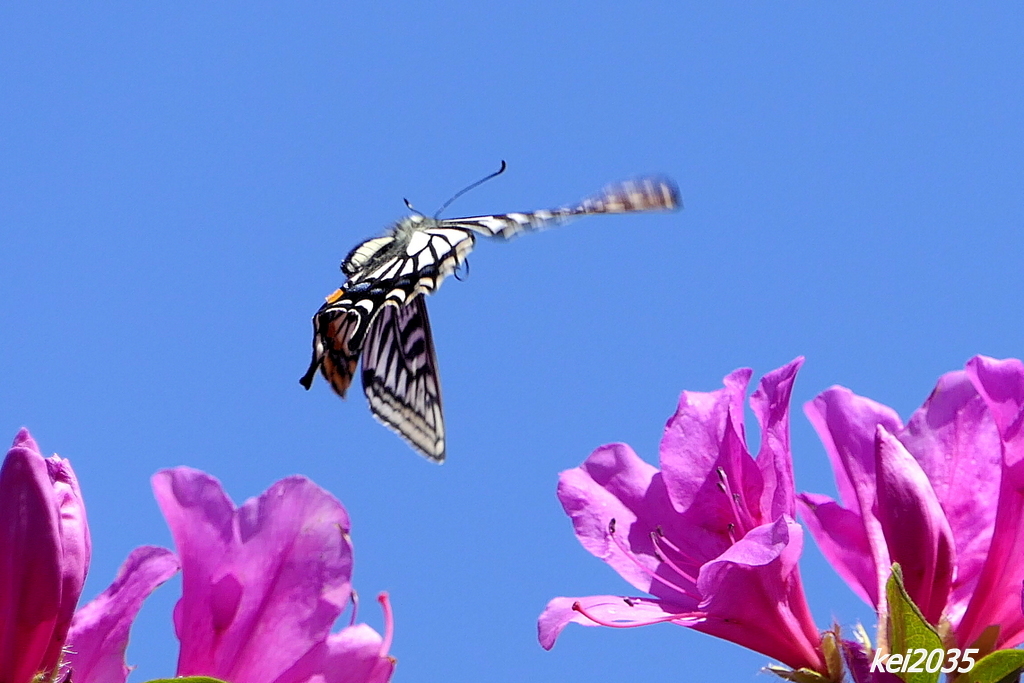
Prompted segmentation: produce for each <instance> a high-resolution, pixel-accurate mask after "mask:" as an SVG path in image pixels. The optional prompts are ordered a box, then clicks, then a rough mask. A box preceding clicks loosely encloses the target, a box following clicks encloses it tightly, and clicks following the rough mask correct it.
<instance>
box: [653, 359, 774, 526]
mask: <svg viewBox="0 0 1024 683" xmlns="http://www.w3.org/2000/svg"><path fill="white" fill-rule="evenodd" d="M751 374H752V373H751V371H750V370H749V369H742V370H737V371H735V372H733V373H732V374H730V375H727V376H726V378H725V380H724V381H723V383H724V385H725V387H724V388H723V389H719V390H718V391H711V392H706V393H705V392H698V391H684V392H683V394H682V396H681V397H680V398H679V406H678V408H677V409H676V413H675V415H673V416H672V417H671V418H669V420H668V423H667V424H666V425H665V433H664V435H663V436H662V439H661V448H660V451H661V470H662V473H663V474H664V476H665V485H666V487H667V488H668V492H669V496H670V497H671V499H672V503H673V505H674V506H675V508H676V509H677V510H679V511H684V510H690V509H697V508H707V511H706V512H705V513H704V514H707V515H714V514H716V513H715V512H714V508H716V507H721V505H722V499H723V497H722V496H715V495H714V494H713V493H712V494H711V495H709V489H714V487H715V486H716V485H717V478H716V477H714V476H713V475H714V472H715V471H716V469H717V468H719V467H724V468H726V469H728V470H729V471H730V472H732V473H733V474H734V475H735V476H738V477H739V478H740V479H741V482H739V484H740V488H741V489H742V483H743V481H745V479H746V478H745V477H743V476H742V474H741V473H744V472H745V471H746V470H749V469H754V463H753V461H752V460H751V459H750V457H749V454H748V453H747V452H746V448H745V446H744V443H743V434H744V431H743V404H744V398H745V394H746V391H747V385H748V383H749V382H750V376H751Z"/></svg>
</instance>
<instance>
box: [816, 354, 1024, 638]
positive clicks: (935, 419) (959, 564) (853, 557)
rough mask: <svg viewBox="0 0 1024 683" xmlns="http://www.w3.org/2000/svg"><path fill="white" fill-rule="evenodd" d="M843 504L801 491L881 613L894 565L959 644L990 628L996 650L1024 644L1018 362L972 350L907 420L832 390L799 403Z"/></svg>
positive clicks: (1023, 412)
mask: <svg viewBox="0 0 1024 683" xmlns="http://www.w3.org/2000/svg"><path fill="white" fill-rule="evenodd" d="M806 411H807V415H808V417H809V418H810V420H811V422H812V423H813V424H814V426H815V429H816V430H817V431H818V434H819V436H820V437H821V439H822V441H823V442H824V444H825V448H826V451H827V452H828V455H829V458H830V459H831V461H832V468H833V471H834V473H835V477H836V487H837V489H838V492H839V501H838V502H836V501H833V500H832V499H830V498H828V497H826V496H822V495H817V494H802V495H801V496H800V501H801V507H802V508H803V513H804V518H805V520H806V521H807V523H808V526H809V528H810V530H811V533H812V535H813V536H814V538H815V540H816V541H817V542H818V545H819V546H820V547H821V550H822V552H823V553H824V555H825V557H826V558H827V559H828V560H829V562H831V564H832V565H833V567H835V569H836V571H837V572H838V573H839V574H840V575H841V576H842V577H843V578H844V579H845V580H846V581H847V583H849V584H850V586H851V587H852V588H853V589H854V591H855V592H856V593H857V594H858V595H860V596H861V597H862V598H863V599H864V600H866V601H867V602H868V603H869V604H871V605H873V606H875V608H876V609H877V610H878V611H879V613H880V615H881V616H882V617H883V618H884V615H885V612H886V606H885V590H884V585H885V581H886V580H887V579H888V576H889V573H890V567H891V565H892V563H893V562H899V563H900V565H901V566H902V569H903V574H904V580H905V584H906V588H907V591H908V593H909V594H910V597H911V598H912V599H913V600H914V602H915V603H916V604H917V605H918V606H919V607H920V608H921V610H922V612H923V614H924V616H925V618H926V619H928V621H930V622H931V623H933V624H937V623H939V622H940V621H946V622H948V623H949V625H950V626H951V628H952V629H953V632H954V634H955V636H956V640H957V643H958V645H959V647H961V648H963V647H967V646H970V645H972V644H974V643H975V642H976V641H977V640H978V639H979V637H981V635H982V633H983V632H985V630H986V629H987V628H988V627H990V626H998V627H999V633H998V636H997V637H996V638H995V639H994V643H990V647H991V648H992V649H998V648H1011V647H1015V646H1016V645H1019V644H1020V643H1022V642H1024V611H1022V607H1021V598H1022V593H1021V589H1022V584H1024V434H1022V433H1021V426H1022V419H1024V364H1022V363H1021V362H1020V361H1018V360H1013V359H1011V360H994V359H992V358H986V357H983V356H978V357H975V358H973V359H972V360H971V361H970V362H968V363H967V367H966V369H965V370H963V371H957V372H951V373H948V374H946V375H943V376H942V377H941V378H940V379H939V381H938V384H937V385H936V387H935V390H934V391H933V392H932V393H931V395H930V396H929V397H928V399H927V400H926V401H925V403H924V405H923V406H922V407H921V408H920V409H918V410H917V412H915V413H914V414H913V415H912V416H911V418H910V420H909V421H908V422H907V424H906V425H904V424H903V423H902V422H901V421H900V418H899V416H898V415H897V414H896V412H895V411H893V410H892V409H891V408H888V407H886V406H883V405H881V404H878V403H875V402H874V401H871V400H870V399H867V398H864V397H861V396H857V395H855V394H853V393H852V392H851V391H849V390H848V389H844V388H842V387H833V388H831V389H829V390H827V391H825V392H824V393H822V394H821V395H819V396H818V397H817V398H815V399H814V400H813V401H811V402H810V403H808V404H807V406H806Z"/></svg>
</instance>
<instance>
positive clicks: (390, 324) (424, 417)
mask: <svg viewBox="0 0 1024 683" xmlns="http://www.w3.org/2000/svg"><path fill="white" fill-rule="evenodd" d="M362 376H363V392H364V393H365V394H366V400H367V401H369V402H370V410H371V411H372V412H373V414H374V416H376V417H377V419H378V420H380V421H381V422H383V423H384V424H385V425H387V426H388V427H390V428H391V429H393V430H395V431H396V432H398V434H399V435H400V436H401V437H403V438H404V439H405V440H406V441H408V442H409V444H410V445H411V446H412V447H413V448H415V449H416V450H417V451H419V452H420V453H421V454H423V455H424V456H426V457H427V458H430V459H431V460H434V461H436V462H442V461H443V460H444V450H445V444H444V414H443V412H442V409H441V381H440V379H438V376H437V355H436V354H435V353H434V338H433V337H432V336H431V334H430V320H429V319H428V318H427V304H426V300H425V299H424V298H423V296H422V295H420V296H416V297H413V299H412V301H410V302H409V303H407V304H406V305H405V306H401V307H399V306H385V307H384V309H383V310H382V311H381V312H380V314H379V315H378V316H377V318H376V320H374V321H373V325H372V326H371V327H370V332H369V334H368V335H367V337H366V346H365V347H364V348H363V372H362Z"/></svg>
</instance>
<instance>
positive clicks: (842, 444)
mask: <svg viewBox="0 0 1024 683" xmlns="http://www.w3.org/2000/svg"><path fill="white" fill-rule="evenodd" d="M804 410H805V412H806V413H807V417H808V419H809V420H810V421H811V424H813V425H814V428H815V430H816V431H817V432H818V436H819V437H820V438H821V441H822V443H823V444H824V445H825V451H826V452H827V453H828V456H829V459H830V460H831V461H832V471H833V472H834V473H835V478H836V488H837V489H838V490H839V497H840V500H841V501H842V503H843V506H844V507H846V508H847V509H849V510H850V511H851V512H853V513H855V514H856V515H858V516H859V517H860V519H861V524H862V525H863V527H864V532H863V536H862V538H863V539H865V540H866V541H867V544H868V548H870V551H871V552H870V557H871V559H872V560H873V565H874V581H873V582H871V583H868V582H867V581H865V582H864V585H863V588H864V590H866V591H867V593H868V595H869V596H870V598H871V601H872V605H874V606H877V605H878V604H879V601H880V599H881V596H883V595H884V594H885V582H886V580H888V578H889V572H890V566H891V564H892V563H891V561H890V559H889V550H888V548H887V547H886V544H885V535H884V534H883V532H882V526H881V524H880V523H879V521H878V519H877V518H876V517H875V510H876V500H875V499H876V491H875V485H876V479H875V429H876V427H877V426H878V425H882V426H883V427H885V428H886V430H888V431H889V432H890V433H896V432H897V431H898V430H900V429H901V428H902V426H903V425H902V424H901V423H900V419H899V416H897V415H896V413H895V412H894V411H893V410H892V409H891V408H888V407H886V406H883V405H881V404H880V403H875V402H874V401H872V400H870V399H867V398H864V397H862V396H857V395H855V394H854V393H853V392H851V391H850V390H849V389H845V388H843V387H832V388H831V389H828V390H826V391H825V392H823V393H821V394H819V395H818V396H817V398H815V399H814V400H813V401H811V402H809V403H807V404H806V405H805V406H804ZM856 540H857V541H860V540H861V537H860V534H858V538H857V539H856Z"/></svg>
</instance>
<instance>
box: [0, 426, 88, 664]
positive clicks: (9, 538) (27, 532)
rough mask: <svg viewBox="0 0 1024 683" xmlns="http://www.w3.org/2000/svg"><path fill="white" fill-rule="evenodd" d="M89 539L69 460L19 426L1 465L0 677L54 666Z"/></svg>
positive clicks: (83, 570)
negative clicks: (46, 454) (47, 450)
mask: <svg viewBox="0 0 1024 683" xmlns="http://www.w3.org/2000/svg"><path fill="white" fill-rule="evenodd" d="M90 547H91V546H90V540H89V526H88V524H87V523H86V519H85V506H84V504H83V503H82V495H81V492H80V491H79V489H78V481H77V479H75V473H74V471H72V469H71V464H70V463H69V462H68V461H67V460H62V459H61V458H59V457H57V456H56V455H55V456H53V457H50V458H43V456H42V454H41V453H40V452H39V447H38V446H37V445H36V442H35V441H34V440H33V439H32V437H31V435H29V433H28V430H26V429H22V430H21V431H20V432H18V435H17V436H16V437H15V439H14V445H13V446H11V449H10V450H9V451H8V452H7V457H6V458H5V459H4V462H3V466H2V468H0V683H29V681H32V680H33V678H35V676H36V675H37V674H46V675H53V674H54V673H55V672H56V670H57V669H58V667H59V666H60V660H61V654H62V649H63V647H64V641H65V637H66V636H67V632H68V627H69V625H70V623H71V617H72V615H73V614H74V611H75V606H76V605H77V604H78V598H79V596H80V595H81V593H82V586H83V585H84V583H85V575H86V572H87V571H88V568H89V555H90Z"/></svg>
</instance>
